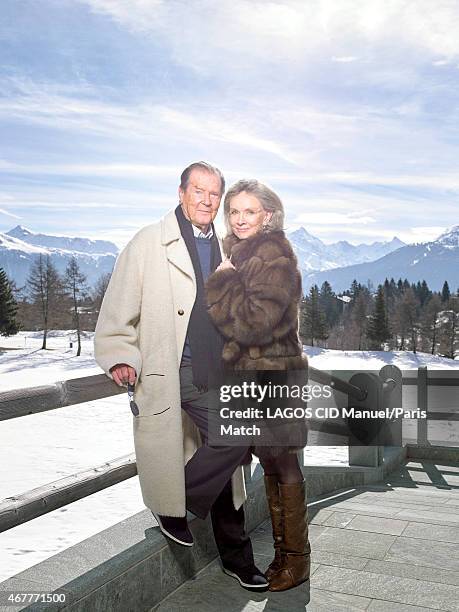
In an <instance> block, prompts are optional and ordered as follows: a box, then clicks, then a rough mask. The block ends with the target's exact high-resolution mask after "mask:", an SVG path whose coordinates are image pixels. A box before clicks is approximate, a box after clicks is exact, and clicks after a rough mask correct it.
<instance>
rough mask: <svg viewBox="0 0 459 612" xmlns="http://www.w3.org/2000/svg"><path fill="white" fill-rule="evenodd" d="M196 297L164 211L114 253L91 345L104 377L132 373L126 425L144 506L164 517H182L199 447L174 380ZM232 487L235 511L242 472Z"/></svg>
mask: <svg viewBox="0 0 459 612" xmlns="http://www.w3.org/2000/svg"><path fill="white" fill-rule="evenodd" d="M195 297H196V280H195V276H194V271H193V265H192V263H191V259H190V256H189V254H188V250H187V248H186V245H185V242H184V240H183V238H182V236H181V234H180V229H179V226H178V223H177V219H176V216H175V213H174V211H171V212H170V213H168V214H167V215H166V216H165V217H164V218H163V219H162V220H161V221H159V222H158V223H155V224H153V225H149V226H147V227H145V228H143V229H142V230H140V231H139V232H138V233H137V234H136V235H135V236H134V238H133V239H132V240H131V242H129V244H128V245H127V246H126V247H125V248H124V250H123V251H122V252H121V253H120V255H119V257H118V259H117V261H116V264H115V268H114V270H113V274H112V277H111V280H110V283H109V286H108V288H107V291H106V294H105V297H104V301H103V303H102V307H101V311H100V314H99V319H98V321H97V326H96V334H95V341H94V345H95V358H96V361H97V363H98V364H99V365H100V367H101V368H102V369H103V370H104V371H105V373H106V374H107V375H108V376H110V373H109V370H110V368H112V367H113V366H114V365H116V364H118V363H126V364H128V365H130V366H132V367H133V368H134V369H135V370H136V372H137V384H136V387H135V401H136V403H137V405H138V407H139V411H140V415H139V416H138V417H133V427H134V443H135V453H136V458H137V468H138V473H139V479H140V486H141V489H142V496H143V501H144V503H145V505H146V506H147V507H148V508H151V509H152V510H153V511H154V512H156V513H159V514H164V515H168V516H183V515H184V514H185V475H184V465H185V464H186V462H187V461H188V460H189V459H190V458H191V457H192V455H193V453H194V452H195V451H196V449H197V447H198V446H199V445H200V443H201V442H200V436H199V431H198V430H197V428H196V427H195V425H194V423H193V422H192V421H191V419H190V418H189V417H188V416H187V414H186V413H185V412H184V411H182V409H181V403H180V381H179V366H180V360H181V356H182V350H183V345H184V342H185V336H186V332H187V328H188V322H189V318H190V314H191V310H192V308H193V304H194V301H195ZM126 409H128V407H127V405H126ZM232 485H233V501H234V505H235V507H236V508H239V507H240V506H241V505H242V504H243V502H244V500H245V486H244V474H243V470H242V467H239V468H238V469H237V470H236V471H235V473H234V474H233V477H232Z"/></svg>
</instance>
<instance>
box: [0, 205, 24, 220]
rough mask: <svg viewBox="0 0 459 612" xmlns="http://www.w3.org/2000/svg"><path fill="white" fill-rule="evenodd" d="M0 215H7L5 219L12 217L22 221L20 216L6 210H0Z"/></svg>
mask: <svg viewBox="0 0 459 612" xmlns="http://www.w3.org/2000/svg"><path fill="white" fill-rule="evenodd" d="M0 215H5V217H11V218H12V219H21V217H20V216H19V215H15V214H14V213H11V212H9V211H8V210H5V209H4V208H0Z"/></svg>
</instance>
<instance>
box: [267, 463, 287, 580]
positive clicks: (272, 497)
mask: <svg viewBox="0 0 459 612" xmlns="http://www.w3.org/2000/svg"><path fill="white" fill-rule="evenodd" d="M265 489H266V499H267V500H268V506H269V513H270V515H271V524H272V528H273V539H274V559H273V560H272V561H271V563H270V564H269V566H268V569H267V570H266V572H265V576H266V578H267V580H270V578H271V576H273V575H274V574H275V573H276V572H277V571H279V570H280V568H281V551H280V549H281V544H282V534H283V530H282V512H281V506H280V497H279V481H278V478H277V474H265Z"/></svg>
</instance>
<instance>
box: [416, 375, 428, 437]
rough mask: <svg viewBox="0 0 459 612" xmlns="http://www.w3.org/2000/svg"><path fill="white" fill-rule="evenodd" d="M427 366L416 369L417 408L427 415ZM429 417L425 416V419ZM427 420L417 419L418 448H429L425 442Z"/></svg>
mask: <svg viewBox="0 0 459 612" xmlns="http://www.w3.org/2000/svg"><path fill="white" fill-rule="evenodd" d="M427 385H428V380H427V366H421V367H420V368H418V408H419V410H425V411H426V413H427V410H428V405H427ZM428 416H429V415H428V414H427V417H428ZM427 426H428V423H427V419H418V439H417V444H418V446H429V442H428V440H427V433H428V432H427Z"/></svg>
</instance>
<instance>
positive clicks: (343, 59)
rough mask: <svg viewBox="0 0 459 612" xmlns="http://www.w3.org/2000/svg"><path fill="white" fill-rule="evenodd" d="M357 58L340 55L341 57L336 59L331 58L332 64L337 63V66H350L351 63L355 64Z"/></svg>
mask: <svg viewBox="0 0 459 612" xmlns="http://www.w3.org/2000/svg"><path fill="white" fill-rule="evenodd" d="M358 59H359V58H358V57H355V56H354V55H342V56H341V57H337V56H336V55H334V56H333V57H332V62H337V63H338V64H350V63H351V62H356V61H357V60H358Z"/></svg>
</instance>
